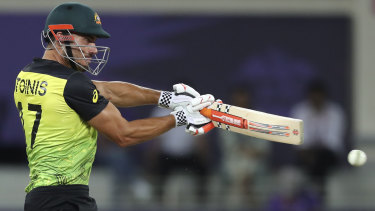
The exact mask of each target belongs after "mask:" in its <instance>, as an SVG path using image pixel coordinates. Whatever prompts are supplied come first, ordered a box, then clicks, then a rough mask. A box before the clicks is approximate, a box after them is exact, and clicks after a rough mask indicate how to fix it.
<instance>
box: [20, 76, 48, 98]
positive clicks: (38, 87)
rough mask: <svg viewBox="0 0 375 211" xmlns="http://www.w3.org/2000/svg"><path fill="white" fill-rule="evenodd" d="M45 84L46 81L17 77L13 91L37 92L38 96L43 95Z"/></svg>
mask: <svg viewBox="0 0 375 211" xmlns="http://www.w3.org/2000/svg"><path fill="white" fill-rule="evenodd" d="M47 86H48V83H47V81H38V80H30V79H24V78H17V79H16V87H15V92H20V93H22V94H27V95H36V94H38V95H40V96H44V95H45V94H46V93H47Z"/></svg>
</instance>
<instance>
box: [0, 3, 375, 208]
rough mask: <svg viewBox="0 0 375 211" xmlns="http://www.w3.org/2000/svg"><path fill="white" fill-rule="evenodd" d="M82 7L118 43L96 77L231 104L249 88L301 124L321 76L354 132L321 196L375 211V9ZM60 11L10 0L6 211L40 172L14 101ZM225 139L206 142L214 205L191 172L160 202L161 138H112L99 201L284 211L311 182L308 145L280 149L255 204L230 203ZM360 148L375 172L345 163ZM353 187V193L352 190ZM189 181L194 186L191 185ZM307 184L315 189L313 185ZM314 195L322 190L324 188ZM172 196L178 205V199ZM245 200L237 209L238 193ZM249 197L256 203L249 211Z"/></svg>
mask: <svg viewBox="0 0 375 211" xmlns="http://www.w3.org/2000/svg"><path fill="white" fill-rule="evenodd" d="M80 2H82V3H86V4H88V5H89V6H91V7H92V8H94V9H95V10H97V11H98V13H99V15H100V17H101V20H102V23H103V27H104V28H105V29H106V31H108V32H109V33H110V34H111V35H112V37H111V38H110V39H106V40H98V42H97V45H104V46H109V47H110V48H111V53H110V57H109V63H108V64H107V66H106V67H105V68H104V70H103V71H102V72H101V73H100V74H99V76H93V77H91V76H90V77H91V78H92V79H94V80H119V81H126V82H131V83H135V84H138V85H141V86H146V87H150V88H154V89H160V90H171V88H172V85H173V84H174V83H176V82H185V83H189V84H192V85H193V87H194V88H196V89H197V90H198V91H200V92H201V93H211V94H213V95H214V96H215V97H216V98H220V99H222V100H223V101H224V102H228V103H232V102H233V100H232V96H231V94H232V91H233V89H234V88H236V87H240V86H241V87H242V88H243V87H246V88H245V89H247V91H249V95H251V107H252V108H253V109H256V110H259V111H264V112H268V113H273V114H279V115H283V116H291V109H292V108H293V106H294V105H296V104H297V103H299V102H301V101H303V100H304V99H305V98H306V97H307V94H306V90H307V86H308V85H309V83H310V82H311V81H312V80H313V79H317V78H319V79H321V80H322V81H323V82H324V83H325V84H326V88H327V93H328V96H329V98H330V100H332V101H333V102H335V103H336V104H337V105H338V106H339V107H341V108H342V111H343V114H344V116H345V125H346V127H345V130H344V132H343V133H344V134H343V136H342V137H343V138H342V146H343V149H344V150H343V152H342V153H341V154H340V156H339V160H340V161H339V163H340V168H338V169H336V171H334V172H332V173H331V174H329V176H328V182H327V184H326V187H327V188H326V193H324V196H322V197H320V194H319V191H317V193H316V194H317V198H319V200H318V201H319V202H316V204H318V205H317V206H316V207H319V209H320V208H325V209H341V208H344V207H345V208H347V207H349V209H353V210H355V209H363V208H367V209H371V208H375V203H374V202H373V201H372V200H371V199H372V198H373V197H375V191H374V189H371V186H370V187H369V186H367V185H366V183H367V182H370V181H371V180H370V177H371V175H372V176H373V175H374V172H375V168H374V167H375V166H374V162H373V160H372V159H371V158H373V157H372V153H371V152H372V150H373V148H374V147H373V143H372V142H373V138H374V137H375V133H374V132H373V125H374V124H375V122H374V121H375V120H374V117H375V115H374V109H375V100H374V97H373V93H372V90H374V88H375V87H374V83H373V80H374V78H375V75H374V71H372V69H373V64H374V62H373V58H372V57H373V55H374V53H375V52H373V51H374V49H375V48H374V46H373V45H374V44H372V43H373V40H372V39H373V37H374V36H371V35H375V25H374V23H375V22H374V14H373V12H374V11H373V1H370V0H363V1H353V0H329V1H312V0H304V1H298V2H297V1H292V0H283V1H275V0H267V1H246V2H244V1H239V0H238V1H236V0H235V1H230V2H229V1H216V0H211V1H209V0H206V1H200V2H196V1H183V2H182V1H174V2H168V1H164V0H154V1H146V0H142V1H132V0H127V1H115V0H111V1H103V2H102V1H80ZM59 3H61V1H48V3H47V1H36V2H35V3H31V1H30V2H26V1H13V3H12V2H9V1H0V22H1V26H2V29H3V33H2V35H1V38H2V40H3V42H2V46H3V47H2V49H3V50H2V51H1V52H0V56H1V58H3V59H2V70H3V71H2V72H3V74H2V76H1V77H0V84H1V89H0V96H1V98H0V99H1V100H0V108H1V118H2V123H1V125H0V164H1V165H0V176H1V182H0V195H1V197H0V209H4V210H8V209H13V210H21V209H22V207H23V199H24V195H25V194H24V192H23V188H24V186H25V185H26V183H27V174H28V169H27V166H26V165H27V161H26V155H25V152H24V150H25V141H24V134H23V130H22V126H21V122H20V121H19V118H18V113H17V110H16V108H15V106H14V102H13V89H14V81H15V78H16V75H17V74H18V71H20V70H21V69H22V68H23V67H24V66H25V65H26V64H28V63H30V62H31V61H32V58H33V57H41V56H42V54H43V48H42V46H41V44H40V32H41V30H42V28H43V26H44V21H45V17H46V16H47V14H48V12H49V11H50V10H51V9H52V8H53V7H54V6H56V5H58V4H59ZM20 5H23V6H20ZM249 107H250V104H249ZM121 112H122V113H123V115H124V117H125V118H127V119H129V120H132V119H138V118H145V117H148V116H150V115H152V113H153V112H154V110H153V107H152V106H144V107H140V108H126V109H121ZM217 130H218V129H217ZM182 135H185V134H183V133H182ZM177 137H178V136H177ZM220 137H221V134H220V133H219V132H218V131H215V132H212V133H210V134H208V135H207V136H206V137H205V138H204V139H205V140H199V141H200V142H206V143H207V145H206V146H205V150H206V151H205V153H203V154H202V155H203V156H205V157H206V159H205V160H206V161H205V174H204V175H203V176H204V177H205V178H206V183H205V184H206V185H207V187H204V188H205V189H206V191H205V193H204V194H205V196H204V198H205V200H204V201H201V200H197V198H199V197H202V196H200V195H198V197H197V194H195V192H194V191H190V192H189V190H186V186H189V185H188V184H190V183H189V182H193V183H194V181H195V180H196V179H197V176H196V175H194V174H193V175H192V176H191V177H190V176H186V175H190V174H189V173H191V172H192V171H190V170H189V168H190V167H189V166H185V167H182V169H184V168H185V170H183V171H182V173H181V171H177V173H176V174H175V176H174V177H173V176H171V177H169V179H168V181H169V182H166V183H165V184H164V183H163V185H161V186H162V187H161V189H165V191H164V192H163V194H165V195H166V196H165V197H164V199H165V198H166V199H165V200H158V197H159V196H157V194H160V193H159V192H157V191H154V190H155V189H158V188H160V187H158V185H159V186H160V184H158V182H155V179H154V178H155V177H157V175H156V173H155V171H154V170H153V169H154V168H153V167H154V166H153V165H154V164H153V162H154V159H155V157H150V155H154V154H155V153H156V154H157V153H160V154H163V153H161V150H160V149H161V148H158V147H157V146H155V145H157V144H155V143H159V142H160V140H152V141H150V142H147V143H144V144H141V145H138V146H134V147H130V148H127V149H120V148H117V147H115V146H113V144H111V143H110V142H109V141H108V140H106V139H105V138H104V137H100V138H99V143H98V154H97V159H96V162H95V167H94V169H93V173H92V179H91V181H90V187H91V194H92V195H93V196H94V197H95V198H96V199H97V202H98V205H99V208H103V210H136V209H142V210H144V209H149V210H155V209H156V210H166V209H171V210H176V209H177V210H182V209H188V210H189V209H191V210H209V209H212V210H218V209H219V208H220V209H223V210H235V209H245V210H248V209H260V210H264V209H269V210H278V208H276V206H271V205H274V204H275V202H274V201H272V197H273V195H274V194H276V193H278V187H279V185H278V184H279V183H278V182H277V181H278V179H279V178H280V177H282V178H284V177H287V178H289V179H290V178H294V177H302V178H304V179H305V180H308V176H309V175H303V173H301V172H303V171H302V169H300V168H299V166H298V165H295V163H296V162H297V163H298V159H299V157H298V155H297V154H298V150H299V149H298V147H295V146H290V145H284V144H277V143H268V146H267V150H263V151H264V156H262V157H258V158H257V159H258V160H260V161H259V162H261V161H263V162H262V163H264V164H262V165H264V166H265V167H266V169H267V170H266V171H262V172H261V173H259V174H261V175H262V177H264V180H254V181H255V182H253V183H256V185H252V187H253V190H252V191H253V193H245V192H241V191H239V192H238V194H240V195H241V194H249V196H250V197H249V198H250V199H245V200H244V201H242V202H238V203H235V204H231V203H229V202H228V203H224V202H223V198H227V197H228V196H229V193H226V192H225V191H223V190H222V189H225V187H226V186H225V185H224V183H225V181H224V182H223V181H222V178H221V176H220V175H221V174H222V171H221V170H222V168H221V166H222V163H225V156H224V154H225V153H224V152H223V146H222V145H221V144H220V143H221V142H220V141H218V140H219V139H220ZM242 138H243V137H242ZM189 141H191V142H195V141H197V140H189ZM199 141H198V142H199ZM251 141H252V140H250V142H251ZM256 141H259V140H256ZM161 145H162V144H161ZM352 148H360V149H362V150H364V151H365V152H366V153H367V154H368V156H369V161H368V163H367V164H366V165H365V166H363V167H361V168H355V169H354V168H352V167H349V166H348V165H347V164H346V160H345V154H346V153H347V152H348V151H349V150H350V149H352ZM199 149H201V148H194V150H193V151H199ZM193 154H194V153H193ZM167 159H168V158H167ZM181 159H182V158H181ZM249 159H252V158H251V157H249ZM177 160H178V158H177ZM254 160H255V159H254ZM193 161H194V162H195V161H197V160H193ZM194 162H193V163H194ZM197 162H198V161H197ZM155 165H156V164H155ZM159 165H161V166H163V165H164V164H160V163H159ZM165 165H167V164H165ZM179 165H182V166H184V165H185V164H179ZM196 165H198V164H196ZM248 165H250V164H248ZM193 166H194V165H193ZM290 166H294V167H295V168H293V170H290V171H286V172H288V173H287V174H285V175H287V176H280V174H281V175H284V174H283V172H285V171H284V170H285V169H290V168H289V167H290ZM171 174H172V173H171ZM257 174H258V172H257ZM300 174H302V176H299V175H300ZM159 176H160V175H159ZM304 179H301V181H305V180H304ZM123 180H127V181H125V182H124V181H123ZM129 181H130V182H129ZM156 181H157V180H156ZM176 181H177V182H176ZM178 181H180V182H178ZM181 181H182V182H181ZM348 181H350V182H351V184H350V185H348V187H347V188H345V185H346V184H347V182H348ZM173 182H175V183H173ZM122 183H124V184H122ZM185 183H186V186H184V185H182V186H181V184H185ZM355 183H358V184H355ZM178 184H179V185H180V186H181V187H178ZM301 184H304V185H305V187H310V186H309V185H308V184H309V182H301ZM304 185H302V186H304ZM192 186H194V185H192ZM195 186H197V185H195ZM198 186H199V185H198ZM249 186H250V185H249ZM296 186H298V187H300V186H301V185H296ZM175 189H176V190H175ZM310 190H311V193H314V189H313V188H311V189H310ZM168 191H169V192H170V195H172V196H175V197H171V198H168ZM173 191H176V192H173ZM184 191H185V192H184ZM174 193H175V194H174ZM177 195H178V196H180V195H181V196H180V198H181V199H180V198H178V197H177ZM194 197H195V198H194ZM233 197H234V199H233V200H234V201H235V200H236V197H237V196H236V194H234V196H233ZM241 197H242V196H238V197H237V198H241ZM249 200H250V201H251V200H254V201H256V202H251V203H247V202H249ZM293 200H296V201H298V199H293ZM293 200H292V201H293ZM221 203H223V204H221ZM291 204H292V203H291ZM307 204H308V203H307ZM306 206H307V205H306ZM291 207H292V206H291ZM291 207H290V210H293V209H294V208H291ZM307 207H309V206H307ZM316 207H315V209H316ZM279 208H280V207H279ZM309 209H314V207H313V206H310V207H309ZM279 210H282V209H281V208H280V209H279Z"/></svg>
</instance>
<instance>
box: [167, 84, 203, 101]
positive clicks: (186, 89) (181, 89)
mask: <svg viewBox="0 0 375 211" xmlns="http://www.w3.org/2000/svg"><path fill="white" fill-rule="evenodd" d="M173 91H174V92H175V93H176V95H180V94H184V95H188V96H190V97H192V98H194V97H199V96H200V94H199V93H198V92H197V91H195V89H193V88H191V87H190V86H189V85H186V84H183V83H179V84H175V85H173Z"/></svg>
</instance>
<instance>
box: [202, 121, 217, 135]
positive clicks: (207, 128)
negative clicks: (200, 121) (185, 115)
mask: <svg viewBox="0 0 375 211" xmlns="http://www.w3.org/2000/svg"><path fill="white" fill-rule="evenodd" d="M202 128H203V131H204V133H207V132H208V131H210V130H212V129H214V128H215V125H214V123H212V122H210V123H208V124H206V125H205V126H203V127H202Z"/></svg>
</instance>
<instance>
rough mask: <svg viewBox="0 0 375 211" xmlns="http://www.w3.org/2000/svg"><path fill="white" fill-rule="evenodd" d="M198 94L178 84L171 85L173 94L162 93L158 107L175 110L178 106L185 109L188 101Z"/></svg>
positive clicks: (188, 87) (186, 86)
mask: <svg viewBox="0 0 375 211" xmlns="http://www.w3.org/2000/svg"><path fill="white" fill-rule="evenodd" d="M199 96H200V94H199V93H198V92H197V91H195V89H193V88H191V87H190V86H188V85H186V84H183V83H179V84H175V85H173V92H169V91H162V92H161V94H160V98H159V102H158V105H159V106H160V107H163V108H170V109H173V110H174V109H175V108H176V107H178V106H182V107H186V106H187V105H188V104H189V103H190V101H191V100H192V99H193V98H195V97H199Z"/></svg>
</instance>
